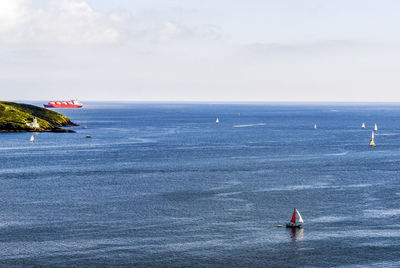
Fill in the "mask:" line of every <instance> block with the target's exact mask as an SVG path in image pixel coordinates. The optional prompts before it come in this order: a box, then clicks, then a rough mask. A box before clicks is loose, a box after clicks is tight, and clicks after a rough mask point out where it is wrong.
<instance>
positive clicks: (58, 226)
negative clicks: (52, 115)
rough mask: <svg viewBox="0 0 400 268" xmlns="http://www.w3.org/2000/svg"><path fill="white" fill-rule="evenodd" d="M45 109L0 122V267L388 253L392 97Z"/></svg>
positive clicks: (375, 261) (393, 174)
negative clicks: (20, 129)
mask: <svg viewBox="0 0 400 268" xmlns="http://www.w3.org/2000/svg"><path fill="white" fill-rule="evenodd" d="M37 104H38V105H40V104H41V103H37ZM56 111H58V112H61V113H63V114H65V115H67V116H68V117H70V119H71V120H72V121H73V122H75V123H78V124H80V126H77V127H71V129H73V130H75V131H76V133H36V134H34V136H35V142H33V143H31V142H30V141H29V140H30V137H31V135H32V134H31V133H0V266H1V267H400V176H399V175H400V173H399V168H400V106H399V105H398V104H350V103H347V104H346V103H331V104H329V103H322V104H311V103H250V104H246V103H237V104H233V103H135V102H132V103H130V102H120V103H117V102H115V103H112V102H106V103H101V102H88V103H85V106H84V108H82V109H56ZM216 118H218V119H219V124H216ZM363 122H365V125H366V128H365V129H362V128H361V125H362V123H363ZM375 123H376V124H377V126H378V131H377V132H376V135H375V143H376V147H370V146H369V143H370V140H371V135H372V130H373V126H374V124H375ZM314 124H316V127H317V128H316V129H314ZM85 127H86V128H85ZM87 135H90V136H91V138H87V137H86V136H87ZM294 208H296V209H298V211H299V212H300V213H301V215H302V217H303V219H304V224H303V228H302V229H288V228H285V224H286V223H288V222H289V220H290V219H291V217H292V213H293V210H294ZM279 225H283V227H278V226H279Z"/></svg>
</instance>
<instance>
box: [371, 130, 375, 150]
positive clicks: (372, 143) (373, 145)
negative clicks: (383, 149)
mask: <svg viewBox="0 0 400 268" xmlns="http://www.w3.org/2000/svg"><path fill="white" fill-rule="evenodd" d="M374 137H375V134H374V132H373V131H372V135H371V142H370V143H369V146H371V147H375V146H376V145H375V141H374Z"/></svg>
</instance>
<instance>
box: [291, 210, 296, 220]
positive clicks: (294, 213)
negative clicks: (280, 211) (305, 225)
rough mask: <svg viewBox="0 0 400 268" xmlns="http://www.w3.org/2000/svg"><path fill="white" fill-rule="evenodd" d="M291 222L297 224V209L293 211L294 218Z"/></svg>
mask: <svg viewBox="0 0 400 268" xmlns="http://www.w3.org/2000/svg"><path fill="white" fill-rule="evenodd" d="M290 222H293V223H296V209H294V210H293V216H292V219H291V220H290Z"/></svg>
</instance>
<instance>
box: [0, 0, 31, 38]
mask: <svg viewBox="0 0 400 268" xmlns="http://www.w3.org/2000/svg"><path fill="white" fill-rule="evenodd" d="M26 13H27V9H26V1H24V0H12V1H9V0H0V34H1V33H4V32H8V31H11V30H12V29H14V28H15V27H17V26H18V25H20V24H22V23H23V22H24V20H25V19H24V17H25V15H26Z"/></svg>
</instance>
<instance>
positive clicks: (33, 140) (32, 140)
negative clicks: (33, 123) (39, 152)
mask: <svg viewBox="0 0 400 268" xmlns="http://www.w3.org/2000/svg"><path fill="white" fill-rule="evenodd" d="M30 141H31V142H35V137H34V136H33V134H32V136H31V139H30Z"/></svg>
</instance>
